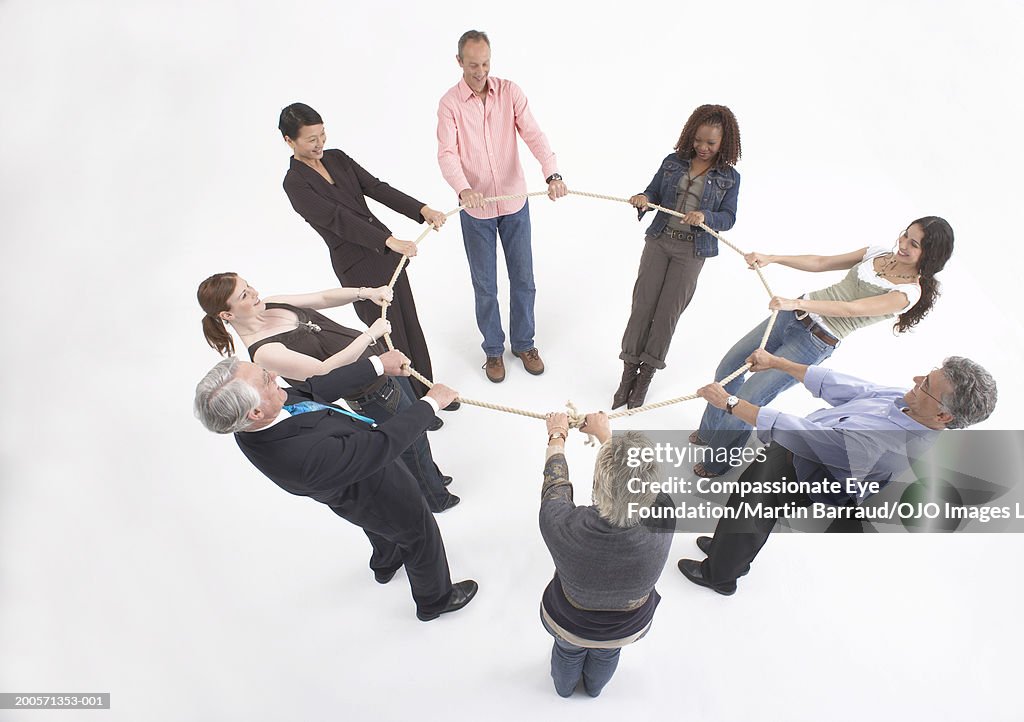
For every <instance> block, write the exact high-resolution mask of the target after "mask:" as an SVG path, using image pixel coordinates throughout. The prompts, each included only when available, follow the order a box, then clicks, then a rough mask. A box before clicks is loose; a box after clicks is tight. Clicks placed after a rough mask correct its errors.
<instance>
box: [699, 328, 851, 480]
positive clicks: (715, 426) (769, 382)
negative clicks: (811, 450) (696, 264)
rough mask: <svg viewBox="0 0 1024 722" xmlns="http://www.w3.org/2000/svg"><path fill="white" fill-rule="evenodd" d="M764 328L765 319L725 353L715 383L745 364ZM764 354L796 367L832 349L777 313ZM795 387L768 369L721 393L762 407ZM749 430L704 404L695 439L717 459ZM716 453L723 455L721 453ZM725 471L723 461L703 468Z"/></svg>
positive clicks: (736, 445) (739, 380)
mask: <svg viewBox="0 0 1024 722" xmlns="http://www.w3.org/2000/svg"><path fill="white" fill-rule="evenodd" d="M767 327H768V319H765V320H764V321H763V322H762V323H760V324H758V325H757V327H756V328H754V329H753V330H751V331H750V333H748V334H747V335H746V336H744V337H743V338H741V339H740V340H739V341H738V342H736V345H735V346H733V347H732V348H731V349H729V352H728V353H726V354H725V357H724V358H723V359H722V360H721V362H719V364H718V369H717V370H716V371H715V380H716V381H717V380H718V379H722V378H725V377H726V376H728V375H729V374H731V373H732V372H733V371H735V370H736V369H738V368H739V367H740V366H742V365H743V364H745V363H746V361H747V357H748V356H749V355H750V354H752V353H753V352H754V351H755V350H757V347H758V346H759V345H760V343H761V337H762V336H763V335H764V330H765V328H767ZM765 350H766V351H768V353H771V354H774V355H775V356H779V357H781V358H785V359H789V360H790V361H795V362H796V363H801V364H809V365H814V364H819V363H821V362H822V361H824V360H825V359H827V358H828V357H829V356H831V355H832V352H833V351H834V350H835V349H834V348H833V347H832V346H829V345H828V344H827V343H825V342H824V341H822V340H821V339H820V338H818V337H817V336H815V335H814V334H812V333H811V332H810V331H809V330H808V329H807V328H806V327H804V325H803V324H802V323H800V321H798V320H797V318H796V314H794V313H793V312H792V311H780V312H779V315H778V318H776V320H775V325H774V326H772V332H771V334H770V335H769V336H768V343H766V344H765ZM795 383H796V379H794V378H793V377H792V376H790V375H789V374H787V373H783V372H782V371H777V370H775V369H772V370H770V371H761V372H759V373H756V374H751V373H746V374H742V375H740V376H737V377H736V378H735V379H733V380H732V381H730V382H729V383H728V384H726V385H725V390H726V391H728V392H729V393H730V394H732V395H735V396H738V397H739V398H741V399H743V400H744V401H749V402H750V403H752V404H755V405H757V406H764V405H766V404H768V403H769V402H771V400H772V399H774V398H775V397H776V396H778V395H779V394H781V393H782V392H783V391H785V390H786V389H788V388H789V387H790V386H793V385H794V384H795ZM750 429H751V427H750V425H749V424H747V423H745V422H743V421H741V420H740V419H739V418H737V417H736V416H734V415H732V414H727V413H725V412H724V411H722V410H720V409H716V408H715V407H714V406H712V405H711V404H708V405H707V408H706V409H705V410H704V417H703V418H702V419H701V420H700V428H699V429H698V431H697V435H698V436H700V438H701V440H702V441H704V442H705V443H706V444H707V445H708V446H710V447H711V448H712V449H714V450H715V456H716V457H718V456H719V455H720V454H722V453H731V452H732V450H733V449H738V448H741V447H743V446H744V445H745V444H746V443H747V438H748V437H749V436H750ZM720 449H726V450H727V451H726V452H721V451H720ZM729 468H730V467H729V463H728V462H727V461H723V462H708V463H706V464H704V469H705V470H706V471H708V472H709V473H711V474H723V473H725V472H726V471H728V470H729Z"/></svg>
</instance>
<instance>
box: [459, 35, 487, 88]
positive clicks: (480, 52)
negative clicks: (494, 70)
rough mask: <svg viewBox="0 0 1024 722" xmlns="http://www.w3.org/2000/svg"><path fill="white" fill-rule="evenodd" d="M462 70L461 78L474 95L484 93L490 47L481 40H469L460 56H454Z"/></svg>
mask: <svg viewBox="0 0 1024 722" xmlns="http://www.w3.org/2000/svg"><path fill="white" fill-rule="evenodd" d="M455 59H456V60H458V61H459V67H460V68H462V78H463V80H465V81H466V85H468V86H469V87H470V89H471V90H472V91H473V92H474V93H482V92H484V88H486V87H487V76H488V74H489V73H490V72H491V46H490V45H488V44H487V43H486V42H485V41H483V40H469V41H467V42H466V44H465V45H463V46H462V56H461V57H459V56H456V57H455Z"/></svg>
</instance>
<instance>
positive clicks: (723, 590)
mask: <svg viewBox="0 0 1024 722" xmlns="http://www.w3.org/2000/svg"><path fill="white" fill-rule="evenodd" d="M679 571H681V572H682V573H683V576H684V577H686V578H687V579H689V580H690V581H691V582H693V583H694V584H696V585H698V586H701V587H707V588H708V589H710V590H711V591H714V592H718V593H719V594H722V595H724V596H726V597H728V596H729V595H730V594H735V593H736V580H735V579H733V580H732V581H731V582H727V583H724V584H712V583H711V582H709V581H708V580H707V579H705V578H704V569H703V566H702V564H701V562H698V561H697V560H696V559H680V560H679Z"/></svg>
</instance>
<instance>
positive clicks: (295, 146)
mask: <svg viewBox="0 0 1024 722" xmlns="http://www.w3.org/2000/svg"><path fill="white" fill-rule="evenodd" d="M284 141H285V143H287V144H288V147H289V148H291V149H292V153H293V154H294V155H295V159H296V160H301V161H302V162H303V163H315V162H317V161H319V160H320V159H321V158H323V157H324V146H325V145H327V132H326V131H325V130H324V124H323V123H318V124H316V125H303V126H301V127H300V128H299V132H298V133H296V134H295V137H294V138H289V137H288V136H287V135H286V136H285V137H284Z"/></svg>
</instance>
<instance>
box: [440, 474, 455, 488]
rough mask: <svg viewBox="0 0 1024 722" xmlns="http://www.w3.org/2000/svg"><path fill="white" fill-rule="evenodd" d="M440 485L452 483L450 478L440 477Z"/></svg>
mask: <svg viewBox="0 0 1024 722" xmlns="http://www.w3.org/2000/svg"><path fill="white" fill-rule="evenodd" d="M441 483H442V484H444V485H445V486H448V485H449V484H451V483H452V477H450V476H442V477H441Z"/></svg>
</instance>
